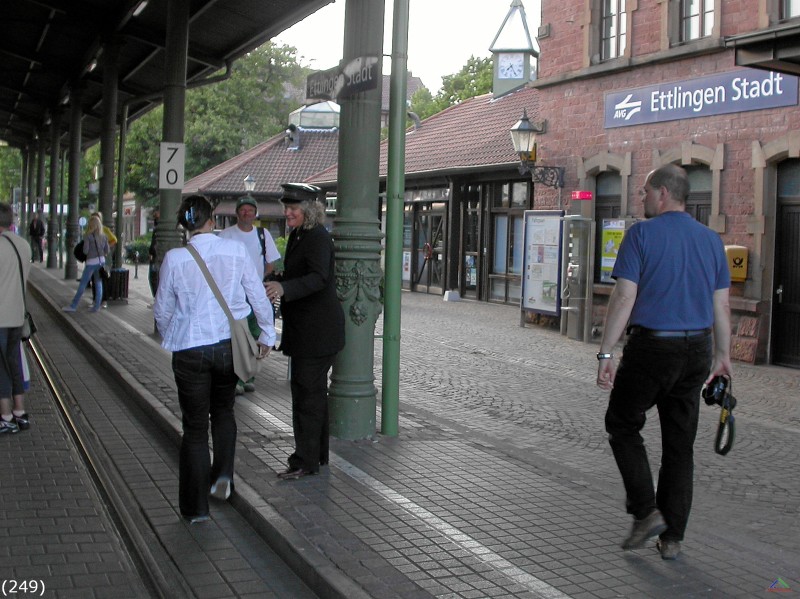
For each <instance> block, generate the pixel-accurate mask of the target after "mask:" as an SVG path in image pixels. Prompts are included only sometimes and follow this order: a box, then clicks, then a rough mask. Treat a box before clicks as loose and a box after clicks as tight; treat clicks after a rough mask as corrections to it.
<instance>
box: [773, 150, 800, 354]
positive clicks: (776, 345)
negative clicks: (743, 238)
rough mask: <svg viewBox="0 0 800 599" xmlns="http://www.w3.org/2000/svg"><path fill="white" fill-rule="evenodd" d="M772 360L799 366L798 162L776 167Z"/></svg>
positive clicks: (799, 173) (799, 258) (799, 246)
mask: <svg viewBox="0 0 800 599" xmlns="http://www.w3.org/2000/svg"><path fill="white" fill-rule="evenodd" d="M772 299H773V302H772V306H773V308H772V351H771V355H772V363H773V364H779V365H781V366H790V367H792V368H800V161H798V160H790V161H786V163H784V164H782V165H781V167H780V168H779V170H778V205H777V218H776V224H775V276H774V278H773V296H772Z"/></svg>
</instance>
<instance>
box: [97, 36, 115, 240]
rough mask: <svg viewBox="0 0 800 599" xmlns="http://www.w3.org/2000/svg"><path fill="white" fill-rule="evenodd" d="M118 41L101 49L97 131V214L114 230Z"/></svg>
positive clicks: (113, 41)
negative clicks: (100, 102)
mask: <svg viewBox="0 0 800 599" xmlns="http://www.w3.org/2000/svg"><path fill="white" fill-rule="evenodd" d="M119 44H120V42H119V41H118V40H112V41H110V42H109V43H107V44H106V45H105V46H104V47H103V119H102V122H101V132H100V164H101V166H102V173H101V176H100V199H99V204H100V205H99V206H98V208H97V210H98V211H100V212H102V213H103V225H105V226H106V227H108V228H109V229H111V230H112V231H113V230H114V166H115V164H114V162H115V160H116V155H117V147H116V142H117V102H118V99H119V90H118V85H119V64H118V63H119V61H118V60H117V59H118V58H119V52H120V45H119Z"/></svg>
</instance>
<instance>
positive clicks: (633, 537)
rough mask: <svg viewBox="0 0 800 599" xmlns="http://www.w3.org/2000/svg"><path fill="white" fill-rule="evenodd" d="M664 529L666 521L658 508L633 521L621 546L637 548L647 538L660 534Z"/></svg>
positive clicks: (642, 544) (641, 545)
mask: <svg viewBox="0 0 800 599" xmlns="http://www.w3.org/2000/svg"><path fill="white" fill-rule="evenodd" d="M665 530H667V523H666V522H664V516H662V515H661V512H659V511H658V510H653V511H652V512H650V514H649V515H647V516H645V517H644V518H642V519H641V520H634V521H633V528H632V529H631V534H629V535H628V538H627V539H625V541H624V542H623V543H622V548H623V549H625V550H628V549H639V548H640V547H643V546H644V544H645V542H646V541H647V539H649V538H651V537H655V536H656V535H660V534H661V533H662V532H664V531H665Z"/></svg>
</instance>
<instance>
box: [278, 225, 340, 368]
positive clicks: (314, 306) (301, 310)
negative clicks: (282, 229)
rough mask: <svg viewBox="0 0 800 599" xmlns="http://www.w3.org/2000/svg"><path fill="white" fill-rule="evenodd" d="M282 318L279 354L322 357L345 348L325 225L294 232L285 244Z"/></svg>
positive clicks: (333, 269) (281, 276) (331, 244)
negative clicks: (280, 352)
mask: <svg viewBox="0 0 800 599" xmlns="http://www.w3.org/2000/svg"><path fill="white" fill-rule="evenodd" d="M283 266H284V270H283V274H282V275H280V276H279V277H277V278H278V280H279V281H280V282H281V285H283V297H282V298H281V315H282V317H283V331H282V333H281V351H283V353H284V354H286V355H287V356H298V357H306V358H312V357H320V356H329V355H332V354H336V353H339V351H341V349H342V348H343V347H344V312H343V311H342V306H341V304H340V303H339V299H338V298H337V297H336V272H335V264H334V250H333V240H332V239H331V236H330V234H329V233H328V231H326V230H325V227H324V226H322V225H317V226H316V227H315V228H313V229H303V228H302V227H301V228H297V229H294V230H293V231H292V232H291V233H290V234H289V240H288V241H287V243H286V255H285V256H284V259H283Z"/></svg>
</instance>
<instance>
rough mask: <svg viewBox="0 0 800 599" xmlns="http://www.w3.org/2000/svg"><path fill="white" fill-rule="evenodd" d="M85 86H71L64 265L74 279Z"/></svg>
mask: <svg viewBox="0 0 800 599" xmlns="http://www.w3.org/2000/svg"><path fill="white" fill-rule="evenodd" d="M82 93H83V88H82V86H81V84H80V83H74V84H73V85H72V86H71V87H70V91H69V97H70V103H71V104H70V117H69V179H68V181H69V187H68V189H67V205H68V208H67V239H66V244H65V245H64V248H65V251H66V254H67V262H66V266H65V267H64V278H65V279H67V280H72V279H75V278H77V276H78V261H77V260H75V256H74V255H73V254H72V248H74V247H75V244H76V243H78V237H79V235H80V225H79V224H78V218H79V216H80V215H79V214H78V211H79V210H80V208H79V200H80V184H81V181H80V178H81V131H82V128H83V127H82V124H81V123H82V120H83V109H82V108H81V95H82Z"/></svg>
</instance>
